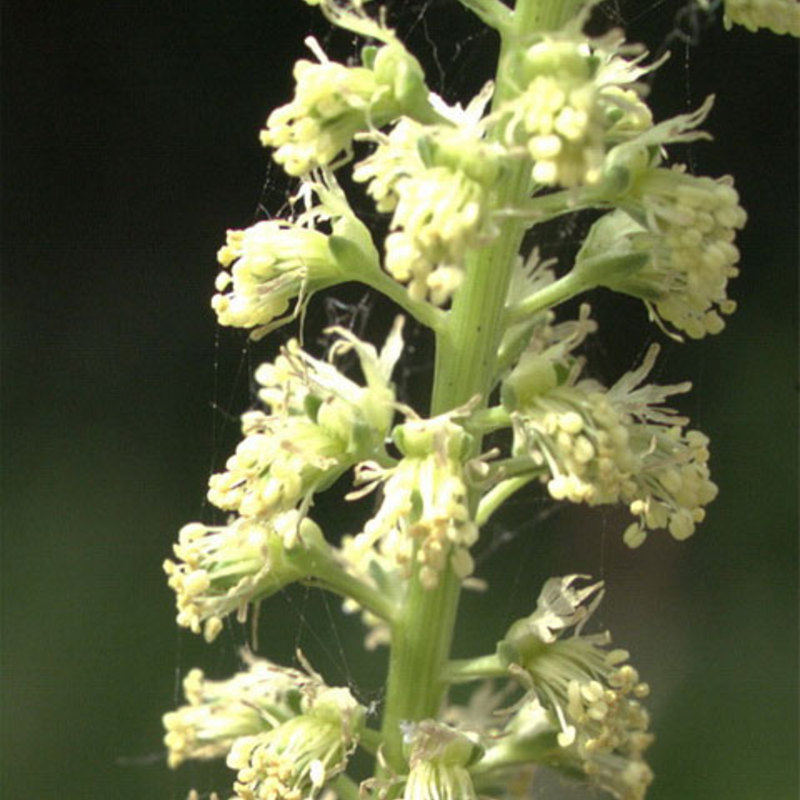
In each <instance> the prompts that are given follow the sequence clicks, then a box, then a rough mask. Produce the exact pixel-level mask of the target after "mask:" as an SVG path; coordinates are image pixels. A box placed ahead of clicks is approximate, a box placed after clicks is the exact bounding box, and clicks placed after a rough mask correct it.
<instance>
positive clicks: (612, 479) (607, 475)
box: [504, 344, 717, 547]
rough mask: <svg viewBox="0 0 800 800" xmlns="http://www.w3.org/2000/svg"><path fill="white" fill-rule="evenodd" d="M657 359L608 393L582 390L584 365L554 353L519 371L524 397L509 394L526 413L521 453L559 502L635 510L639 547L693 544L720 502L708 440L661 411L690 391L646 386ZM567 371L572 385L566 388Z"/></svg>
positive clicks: (595, 387)
mask: <svg viewBox="0 0 800 800" xmlns="http://www.w3.org/2000/svg"><path fill="white" fill-rule="evenodd" d="M657 352H658V348H657V347H655V346H654V347H652V348H650V350H649V351H648V353H647V355H646V357H645V359H644V361H643V363H642V365H641V366H640V367H639V368H638V369H636V370H634V371H633V372H630V373H628V374H626V375H625V376H623V377H622V378H621V379H620V380H619V381H618V382H617V383H616V384H615V385H614V386H613V387H612V388H611V389H604V388H603V387H602V386H601V385H600V384H599V383H597V382H595V381H592V380H578V377H579V374H580V369H581V368H582V364H581V363H580V362H579V361H577V360H574V359H573V360H571V363H570V360H569V359H565V358H564V356H563V354H560V353H559V345H558V344H555V345H552V346H551V347H550V348H549V349H548V350H546V351H544V352H543V353H540V354H537V353H532V354H529V356H528V357H527V358H526V359H523V361H522V362H521V365H520V367H519V368H518V371H519V372H522V373H523V375H522V376H521V377H517V376H516V375H515V373H514V372H512V374H511V376H510V377H509V381H510V383H511V384H512V386H515V387H516V389H515V391H514V392H513V393H509V392H506V393H504V396H505V397H508V396H509V394H513V397H514V400H515V403H516V404H517V406H516V408H517V410H515V411H514V412H513V413H512V421H513V426H514V445H513V447H514V452H515V453H516V454H517V455H521V456H527V457H529V458H530V459H531V460H532V464H533V465H534V468H535V469H538V470H540V471H541V475H542V478H541V479H542V481H543V482H546V484H547V488H548V491H549V492H550V494H551V496H552V497H553V498H555V499H557V500H569V501H571V502H573V503H587V504H589V505H601V504H609V503H618V502H623V503H626V504H627V505H628V507H629V509H630V511H631V513H632V514H633V515H634V516H636V517H638V520H639V521H638V522H636V523H633V524H632V525H631V526H629V528H628V529H627V530H626V532H625V537H624V538H625V541H626V543H627V544H628V545H630V546H631V547H635V546H638V545H639V544H641V543H642V542H643V541H644V538H645V536H646V530H647V529H652V530H655V529H660V528H668V529H669V531H670V533H671V534H672V536H673V537H674V538H676V539H679V540H682V539H686V538H688V537H689V536H691V535H692V533H693V532H694V529H695V525H696V523H698V522H701V521H702V520H703V518H704V517H705V509H704V507H705V506H706V505H707V504H708V503H710V502H711V501H712V500H713V499H714V498H715V497H716V494H717V487H716V486H715V484H714V483H712V482H711V480H710V473H709V469H708V458H709V454H708V447H707V445H708V439H707V438H706V437H705V436H704V435H703V434H702V433H700V432H698V431H691V430H690V431H685V430H684V427H683V426H684V425H685V424H686V422H687V420H686V419H685V418H682V417H678V416H677V415H676V414H675V412H674V411H673V410H672V409H669V408H665V407H663V405H662V404H663V402H664V401H665V399H666V398H667V397H669V396H670V395H672V394H676V393H680V392H685V391H688V389H689V388H690V385H689V384H688V383H683V384H678V385H674V386H656V385H644V386H640V384H641V383H642V381H643V380H644V379H645V378H646V377H647V375H648V374H649V372H650V371H651V369H652V368H653V365H654V363H655V358H656V355H657ZM554 353H555V354H556V356H558V358H557V359H555V363H553V362H554V359H553V354H554ZM559 371H560V373H561V375H562V376H564V375H566V378H562V382H558V377H557V375H558V372H559ZM525 375H533V376H535V380H534V379H526V378H525ZM523 386H524V387H527V389H528V393H527V394H526V393H524V392H522V391H521V389H520V387H523Z"/></svg>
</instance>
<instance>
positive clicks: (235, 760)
mask: <svg viewBox="0 0 800 800" xmlns="http://www.w3.org/2000/svg"><path fill="white" fill-rule="evenodd" d="M365 718H366V710H365V709H364V708H363V706H360V705H359V704H358V703H357V702H356V701H355V700H354V699H353V696H352V695H351V694H350V692H349V691H348V690H347V689H343V688H328V687H326V686H324V685H322V686H319V687H316V689H315V691H314V692H308V691H307V692H306V693H305V694H304V696H303V698H302V701H301V706H300V714H298V715H297V716H295V717H292V718H291V719H289V720H288V721H286V722H284V723H283V724H281V725H279V726H278V727H276V728H273V729H271V730H268V731H266V732H264V733H259V734H256V735H253V736H245V737H242V738H240V739H237V740H236V741H235V742H234V744H233V747H232V748H231V751H230V753H229V754H228V758H227V764H228V766H229V767H230V768H231V769H235V770H237V780H236V782H235V783H234V786H233V788H234V791H235V792H236V796H237V797H240V798H242V800H279V799H282V798H285V800H301V798H302V799H303V800H307V799H308V798H314V797H316V796H317V795H318V793H319V791H320V790H321V789H322V787H323V786H324V785H325V783H327V782H328V781H329V780H330V779H331V778H332V777H334V776H335V775H337V774H338V773H339V772H341V771H342V770H343V769H344V768H345V766H346V765H347V759H348V756H349V755H350V753H351V752H352V751H353V749H354V748H355V747H356V745H357V744H358V740H359V736H360V734H361V730H362V728H363V726H364V721H365Z"/></svg>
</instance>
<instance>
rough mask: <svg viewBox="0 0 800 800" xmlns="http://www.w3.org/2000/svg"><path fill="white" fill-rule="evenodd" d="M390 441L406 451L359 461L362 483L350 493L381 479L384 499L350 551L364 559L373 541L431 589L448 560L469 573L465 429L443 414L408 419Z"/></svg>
mask: <svg viewBox="0 0 800 800" xmlns="http://www.w3.org/2000/svg"><path fill="white" fill-rule="evenodd" d="M396 439H397V443H398V447H399V448H400V450H401V451H402V452H403V453H404V456H405V457H404V458H403V459H401V461H400V462H399V463H398V464H397V465H396V466H394V467H390V468H382V467H379V466H378V465H377V464H374V463H371V462H364V463H362V464H360V465H359V467H358V470H357V474H358V477H359V481H360V482H361V483H366V484H368V485H367V488H366V490H361V491H358V492H356V493H354V496H361V495H363V494H364V493H365V491H370V490H371V489H373V488H377V487H378V485H380V484H383V502H382V503H381V507H380V509H379V511H378V513H377V514H376V515H375V516H374V517H373V518H372V519H371V520H370V521H369V522H368V523H367V524H366V525H365V527H364V530H363V532H362V533H359V534H358V535H357V536H356V537H355V538H354V540H353V541H352V543H351V545H350V548H351V554H352V555H351V557H357V556H356V555H355V554H356V553H358V552H359V551H361V552H362V553H364V557H365V558H369V557H371V555H370V554H371V552H372V550H373V548H374V547H377V549H378V551H379V553H380V554H381V555H382V556H383V557H385V558H388V559H389V560H390V561H392V562H393V563H394V564H396V565H397V567H398V568H399V569H400V570H401V571H402V572H403V573H404V574H405V575H406V576H409V575H410V574H411V572H412V570H413V568H414V565H415V564H416V565H419V566H420V580H421V581H422V583H423V585H424V586H425V587H426V588H431V589H432V588H434V587H435V586H436V585H437V584H438V580H439V574H440V573H441V572H442V571H443V570H444V569H445V567H446V566H447V565H448V564H449V565H450V566H452V568H453V569H454V570H455V571H456V573H457V574H458V576H459V577H460V578H466V577H468V576H469V575H470V574H471V573H472V570H473V566H474V565H473V562H472V558H471V556H470V554H469V548H470V547H471V546H472V545H473V544H474V543H475V542H476V541H477V538H478V528H477V525H476V524H475V523H474V521H473V520H472V519H471V517H470V513H469V509H468V507H467V485H466V480H465V467H464V456H465V454H466V449H467V441H466V434H465V432H464V430H463V428H461V427H460V426H458V425H457V424H455V423H454V422H452V421H451V419H450V418H449V417H437V418H435V419H431V420H412V421H410V422H407V423H405V424H404V425H402V426H400V427H399V428H398V429H397V430H396Z"/></svg>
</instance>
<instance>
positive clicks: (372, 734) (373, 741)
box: [358, 728, 383, 756]
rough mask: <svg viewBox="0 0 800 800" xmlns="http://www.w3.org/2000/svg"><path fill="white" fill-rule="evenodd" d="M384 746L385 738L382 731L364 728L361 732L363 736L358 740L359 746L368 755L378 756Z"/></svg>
mask: <svg viewBox="0 0 800 800" xmlns="http://www.w3.org/2000/svg"><path fill="white" fill-rule="evenodd" d="M382 744H383V736H381V732H380V731H376V730H374V729H373V728H364V730H363V731H361V736H360V737H359V739H358V746H359V747H360V748H362V749H363V750H366V751H367V752H368V753H370V754H372V755H373V756H374V755H377V754H378V750H380V747H381V745H382Z"/></svg>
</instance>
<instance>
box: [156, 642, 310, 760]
mask: <svg viewBox="0 0 800 800" xmlns="http://www.w3.org/2000/svg"><path fill="white" fill-rule="evenodd" d="M244 658H245V663H246V666H247V670H246V671H244V672H239V673H237V674H236V675H234V676H233V678H230V679H228V680H224V681H211V680H208V679H207V678H206V677H205V675H204V674H203V672H202V671H201V670H199V669H193V670H191V671H190V672H189V673H188V674H187V676H186V678H185V679H184V681H183V691H184V695H185V696H186V700H187V701H188V705H184V706H181V707H180V708H178V709H177V710H176V711H170V712H168V713H167V714H165V715H164V727H165V728H166V731H167V733H166V736H165V737H164V743H165V744H166V746H167V749H168V751H169V755H168V763H169V765H170V767H173V768H175V767H177V766H179V765H180V764H182V763H183V762H184V761H185V760H187V759H203V760H205V759H210V758H221V757H223V756H225V755H226V753H227V752H228V751H229V750H230V748H231V745H232V744H233V743H234V741H235V740H236V739H238V738H240V737H242V736H248V735H251V734H257V733H260V732H263V731H265V730H269V729H270V728H274V727H276V726H277V725H280V724H281V723H282V722H283V721H285V720H286V719H289V718H290V717H292V716H294V715H295V713H296V712H295V711H294V710H293V709H292V705H291V698H293V697H295V696H299V694H300V692H301V691H303V690H304V688H305V687H306V686H307V685H308V683H309V680H310V679H309V678H308V676H306V675H304V674H303V673H301V672H298V671H297V670H293V669H286V668H283V667H278V666H276V665H275V664H272V663H270V662H269V661H266V660H265V659H261V658H256V657H254V656H252V655H251V654H249V653H247V652H245V654H244Z"/></svg>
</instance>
